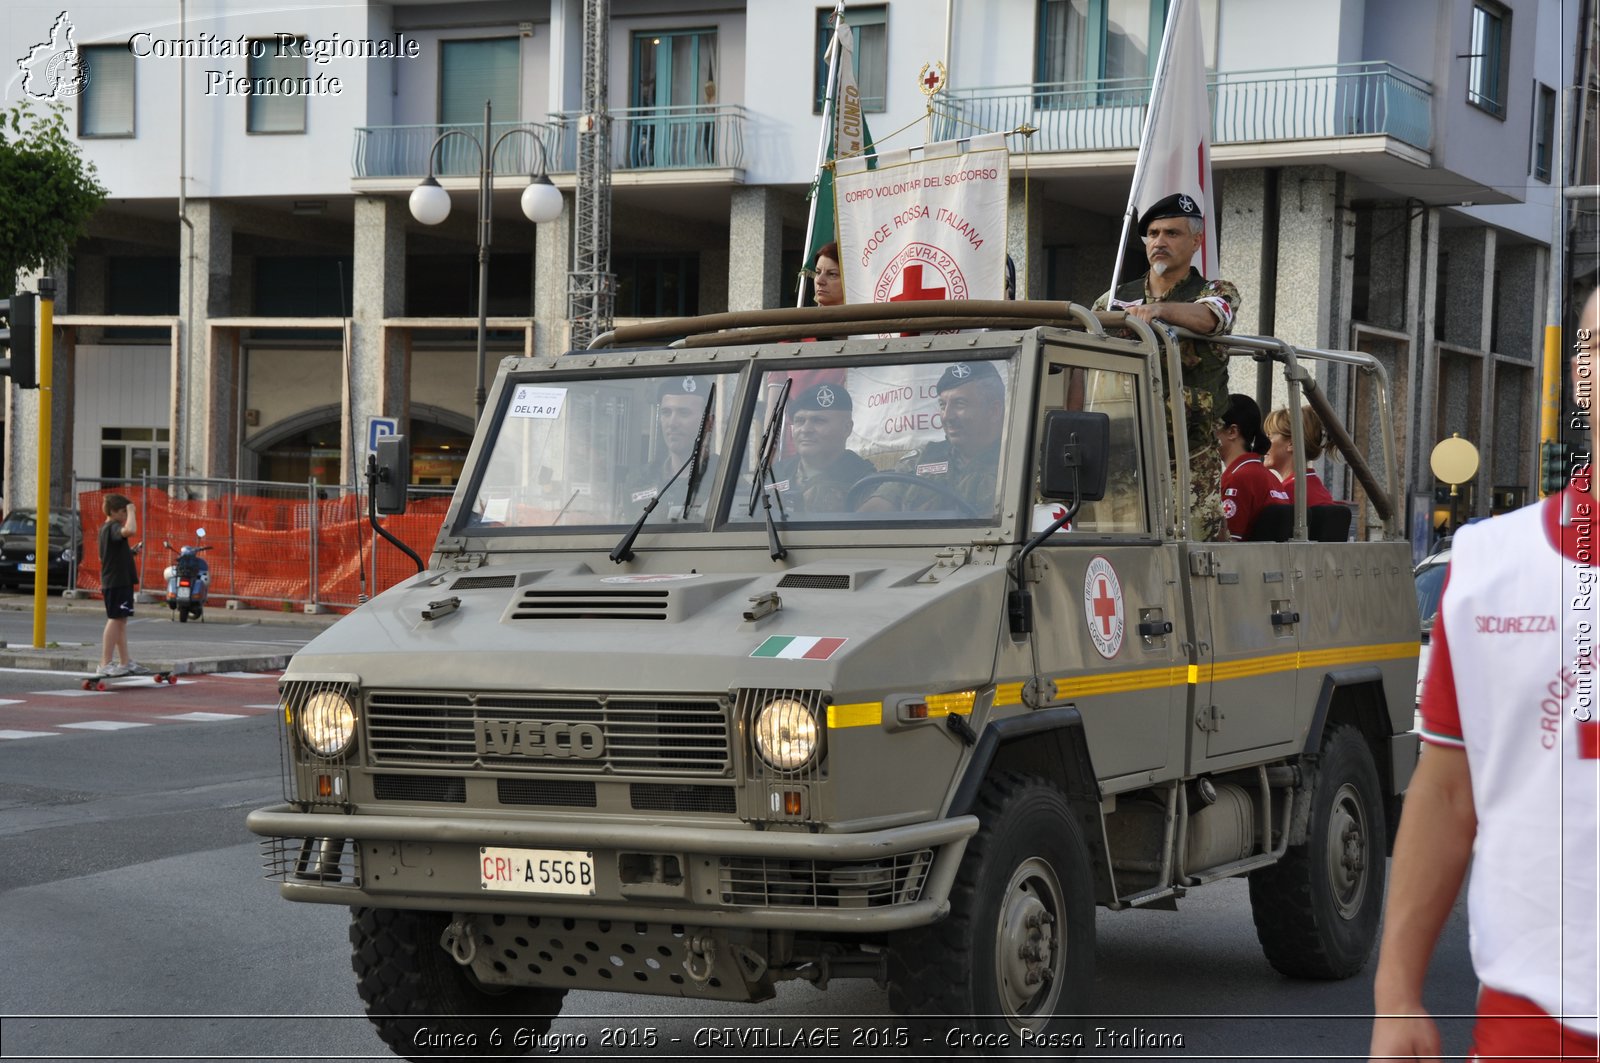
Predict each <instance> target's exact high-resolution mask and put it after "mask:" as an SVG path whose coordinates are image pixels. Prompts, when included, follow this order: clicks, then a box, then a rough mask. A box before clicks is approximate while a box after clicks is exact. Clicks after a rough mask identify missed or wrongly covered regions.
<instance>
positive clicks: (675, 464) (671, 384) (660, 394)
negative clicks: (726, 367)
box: [622, 374, 718, 519]
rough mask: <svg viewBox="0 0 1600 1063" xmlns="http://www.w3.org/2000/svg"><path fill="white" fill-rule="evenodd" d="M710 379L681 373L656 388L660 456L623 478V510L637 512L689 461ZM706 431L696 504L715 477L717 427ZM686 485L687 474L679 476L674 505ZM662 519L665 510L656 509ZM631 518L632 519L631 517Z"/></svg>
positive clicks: (674, 490) (687, 483)
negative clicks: (659, 429)
mask: <svg viewBox="0 0 1600 1063" xmlns="http://www.w3.org/2000/svg"><path fill="white" fill-rule="evenodd" d="M712 381H713V378H712V377H710V376H706V375H704V374H701V375H690V374H684V375H679V376H671V377H667V378H665V379H664V380H662V381H661V382H660V383H659V384H658V385H657V386H656V404H657V405H656V421H657V424H658V425H659V426H660V428H661V444H662V445H661V451H662V452H663V453H661V454H660V455H659V457H658V459H657V460H656V461H653V462H651V463H649V464H647V465H644V466H640V467H639V468H635V469H633V470H632V471H631V472H629V473H628V475H627V476H625V477H624V478H623V491H622V509H623V511H624V512H625V513H627V512H636V509H637V507H640V506H643V505H644V504H645V503H646V502H648V501H650V499H652V498H654V497H655V496H656V494H657V493H658V492H659V491H660V490H661V486H662V485H663V484H665V483H666V482H667V481H668V480H670V479H672V474H673V473H675V472H677V471H678V470H679V469H680V468H682V467H683V464H684V462H686V461H688V460H689V453H690V452H691V451H692V450H693V449H694V439H695V436H696V435H698V434H699V432H700V420H701V417H702V416H703V415H704V413H705V409H706V396H707V395H709V394H710V393H711V385H712ZM715 416H716V415H715V413H714V412H713V414H712V417H713V423H712V424H710V425H709V426H708V427H707V429H706V440H705V444H704V448H703V450H702V452H701V455H700V486H699V487H698V488H696V490H695V501H696V503H697V504H698V503H703V502H705V501H706V496H707V493H708V491H709V489H710V486H711V481H712V480H713V479H715V478H716V474H717V464H718V460H717V455H716V453H715V445H716V424H715V423H714V422H715ZM688 486H689V471H687V470H686V471H685V472H684V473H683V475H682V476H679V477H678V479H677V482H676V483H674V484H673V485H672V492H671V494H672V498H671V501H672V502H674V503H682V501H683V499H684V497H685V492H686V491H687V490H688ZM658 512H659V513H661V515H662V516H665V515H666V514H665V511H664V509H662V510H658ZM630 519H631V518H630Z"/></svg>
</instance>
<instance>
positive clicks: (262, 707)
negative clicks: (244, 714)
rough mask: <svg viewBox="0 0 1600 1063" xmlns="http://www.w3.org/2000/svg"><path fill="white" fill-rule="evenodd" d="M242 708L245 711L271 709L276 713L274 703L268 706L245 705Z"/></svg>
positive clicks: (276, 706) (275, 704)
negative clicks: (245, 709)
mask: <svg viewBox="0 0 1600 1063" xmlns="http://www.w3.org/2000/svg"><path fill="white" fill-rule="evenodd" d="M244 707H245V708H247V709H271V710H273V711H277V708H278V703H277V702H276V701H274V702H273V703H272V704H270V705H246V706H244Z"/></svg>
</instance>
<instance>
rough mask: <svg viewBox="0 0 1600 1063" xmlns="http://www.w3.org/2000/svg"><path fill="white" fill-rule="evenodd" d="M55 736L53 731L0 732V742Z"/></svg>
mask: <svg viewBox="0 0 1600 1063" xmlns="http://www.w3.org/2000/svg"><path fill="white" fill-rule="evenodd" d="M55 734H56V732H55V731H0V741H9V740H12V739H17V738H51V737H53V736H54V735H55Z"/></svg>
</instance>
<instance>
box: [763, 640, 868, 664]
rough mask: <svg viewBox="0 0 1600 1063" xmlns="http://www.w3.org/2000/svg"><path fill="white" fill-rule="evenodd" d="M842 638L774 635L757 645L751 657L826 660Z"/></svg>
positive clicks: (843, 641)
mask: <svg viewBox="0 0 1600 1063" xmlns="http://www.w3.org/2000/svg"><path fill="white" fill-rule="evenodd" d="M845 641H846V640H844V639H841V638H833V637H830V636H822V635H774V636H772V637H771V638H770V639H768V640H767V641H765V642H763V643H762V644H761V645H759V646H757V647H756V649H755V652H754V653H752V654H751V655H750V656H752V657H777V658H779V659H781V660H785V661H826V660H827V659H828V658H829V657H832V656H833V655H834V654H835V653H836V652H838V649H839V647H840V646H843V645H844V644H845Z"/></svg>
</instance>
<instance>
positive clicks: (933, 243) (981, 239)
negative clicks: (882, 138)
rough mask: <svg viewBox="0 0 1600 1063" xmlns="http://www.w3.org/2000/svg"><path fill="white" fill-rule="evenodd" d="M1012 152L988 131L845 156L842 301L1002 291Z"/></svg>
mask: <svg viewBox="0 0 1600 1063" xmlns="http://www.w3.org/2000/svg"><path fill="white" fill-rule="evenodd" d="M963 146H964V147H965V149H966V150H961V149H962V147H963ZM919 154H920V156H921V157H920V158H917V157H915V156H917V155H919ZM1010 158H1011V157H1010V154H1009V153H1008V151H1007V149H1006V145H1005V134H1003V133H992V134H985V135H983V136H977V137H973V138H971V140H970V141H964V142H962V141H954V140H947V141H941V142H939V143H935V144H928V145H926V146H925V147H923V148H922V149H921V151H920V152H913V151H898V152H886V153H883V154H880V155H879V156H878V157H877V163H878V166H877V169H873V170H869V169H867V160H866V159H864V158H857V159H845V160H841V161H840V163H839V165H838V177H837V180H836V182H835V186H834V191H835V196H836V198H837V200H838V204H839V251H840V254H842V255H843V256H844V261H843V262H841V263H840V268H841V269H842V270H843V271H844V297H845V301H846V302H851V303H897V302H901V301H903V300H912V299H1003V298H1005V272H1006V198H1007V193H1008V192H1009V188H1010Z"/></svg>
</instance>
